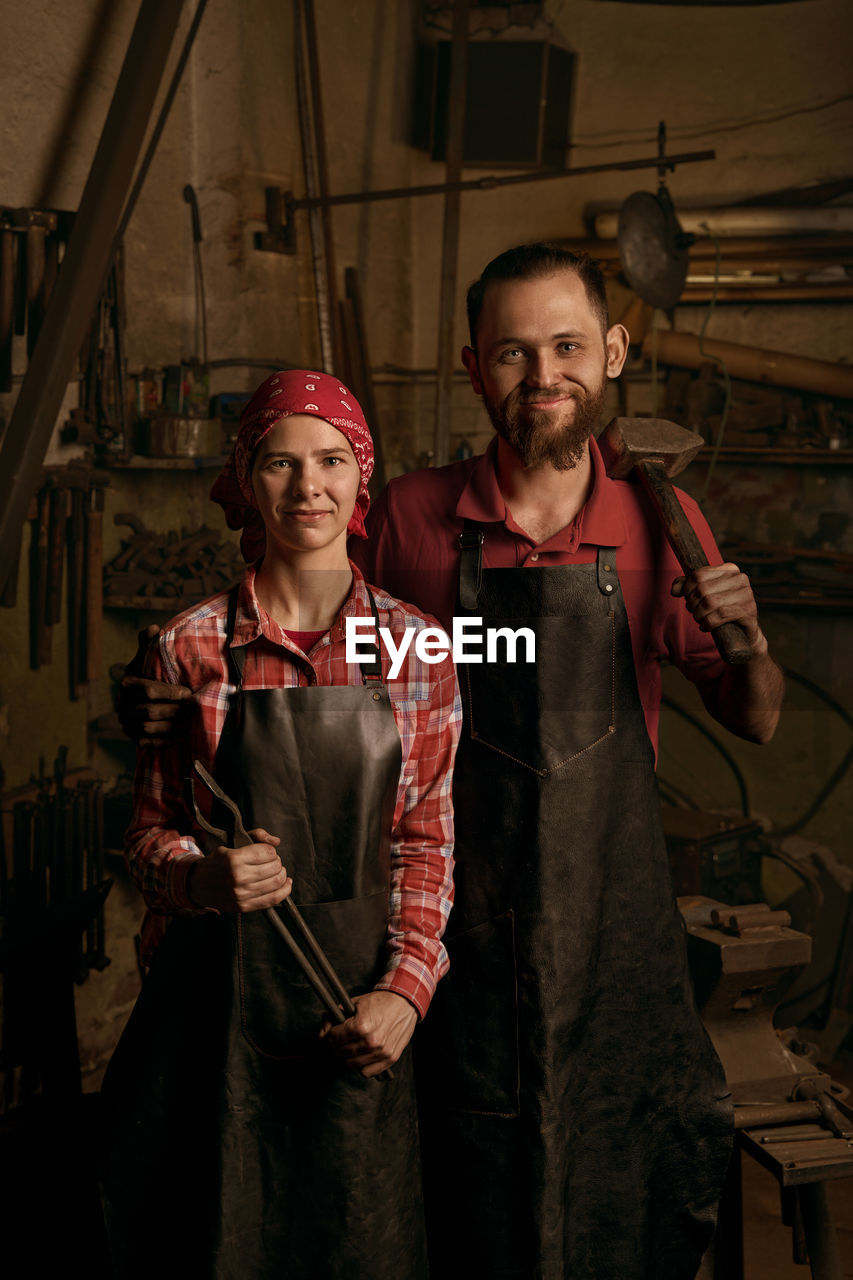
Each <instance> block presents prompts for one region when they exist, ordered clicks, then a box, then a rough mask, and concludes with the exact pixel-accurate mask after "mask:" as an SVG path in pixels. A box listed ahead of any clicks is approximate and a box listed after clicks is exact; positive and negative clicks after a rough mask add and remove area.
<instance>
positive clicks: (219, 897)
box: [187, 827, 293, 911]
mask: <svg viewBox="0 0 853 1280" xmlns="http://www.w3.org/2000/svg"><path fill="white" fill-rule="evenodd" d="M249 835H250V836H251V838H252V840H253V841H254V843H253V844H247V845H244V846H243V847H242V848H241V849H229V848H227V847H226V846H225V845H224V844H222V845H219V847H218V848H217V849H216V850H215V851H214V852H213V853H209V854H208V855H207V857H206V858H199V859H198V861H197V862H196V863H195V865H194V866H193V867H192V870H191V871H190V874H189V878H188V884H187V888H188V892H189V895H190V898H191V899H192V901H193V902H194V903H195V905H196V906H197V907H215V908H216V909H217V910H218V911H262V910H264V909H265V908H267V907H275V906H277V905H278V904H279V903H280V902H283V901H284V899H285V898H287V897H288V896H289V894H290V891H291V889H292V888H293V881H292V880H291V878H290V876H289V875H288V874H287V870H286V868H285V867H284V866H282V862H281V858H280V857H279V856H278V853H277V852H276V849H277V847H278V845H279V844H280V843H281V841H280V839H279V837H278V836H273V835H270V833H269V832H268V831H264V830H263V828H262V827H255V828H254V829H253V830H252V831H250V832H249Z"/></svg>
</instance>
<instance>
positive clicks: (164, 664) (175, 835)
mask: <svg viewBox="0 0 853 1280" xmlns="http://www.w3.org/2000/svg"><path fill="white" fill-rule="evenodd" d="M145 674H146V676H147V677H148V678H149V679H152V680H162V681H164V682H166V683H169V684H180V683H187V681H186V680H183V681H182V679H181V673H180V670H179V668H178V667H177V664H176V661H175V656H174V654H173V653H172V654H170V653H169V652H168V637H167V636H165V635H161V637H160V638H159V640H158V641H155V642H154V643H153V644H152V647H151V649H150V650H149V653H148V657H147V659H146V670H145ZM178 738H179V740H178V741H176V742H174V743H173V744H172V745H169V746H164V747H145V748H141V749H139V750H138V751H137V757H136V770H135V773H134V778H133V817H132V819H131V823H130V826H129V827H128V830H127V832H126V834H125V859H126V862H127V866H128V869H129V871H130V874H131V876H132V877H133V880H134V881H135V883H136V885H137V887H138V888H139V889H140V890H141V892H142V895H143V897H144V899H145V903H146V905H147V907H148V909H149V911H153V912H155V913H157V914H158V915H172V914H174V913H175V912H182V913H196V912H197V911H198V908H197V907H194V906H193V903H192V901H191V900H190V898H189V896H188V894H187V873H188V871H189V869H190V866H191V865H192V863H193V862H194V860H195V859H196V858H200V857H202V856H203V851H202V850H201V849H200V848H199V846H198V844H197V843H196V841H195V840H194V839H193V837H192V835H190V834H188V832H189V830H190V827H191V822H190V817H189V814H188V813H187V809H186V804H185V801H184V795H183V791H184V778H185V777H187V775H188V773H189V764H190V760H189V743H188V741H187V739H186V735H183V734H181V735H178Z"/></svg>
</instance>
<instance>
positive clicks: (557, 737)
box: [460, 613, 616, 776]
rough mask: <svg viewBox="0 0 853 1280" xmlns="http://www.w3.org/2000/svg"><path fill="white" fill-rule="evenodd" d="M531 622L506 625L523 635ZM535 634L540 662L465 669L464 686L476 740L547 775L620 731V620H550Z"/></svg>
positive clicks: (597, 617) (539, 624)
mask: <svg viewBox="0 0 853 1280" xmlns="http://www.w3.org/2000/svg"><path fill="white" fill-rule="evenodd" d="M527 622H530V619H511V620H510V621H509V622H508V623H503V622H502V623H501V625H504V626H510V627H511V628H517V627H519V626H521V625H523V624H525V623H527ZM535 630H536V661H535V662H533V663H526V662H520V661H519V662H515V663H514V664H508V663H506V662H504V661H497V662H492V663H486V662H484V663H483V664H482V665H471V664H467V665H466V666H465V667H464V668H462V669H460V684H461V686H462V692H463V697H464V700H465V703H466V707H465V711H466V723H467V728H468V732H469V733H470V736H471V738H472V739H473V740H474V741H475V742H479V743H480V744H481V745H482V746H484V747H488V748H489V749H490V750H492V751H495V752H497V753H498V754H499V755H502V756H503V757H504V758H505V759H507V760H510V761H512V762H513V763H515V764H516V765H519V766H521V767H522V768H524V769H530V770H532V771H533V772H535V773H538V774H539V775H540V776H546V775H547V774H549V773H551V772H553V771H555V770H557V769H560V768H562V767H563V766H564V765H567V764H569V763H571V761H572V760H574V759H576V758H577V757H578V756H581V755H583V754H584V753H585V752H587V751H590V750H592V748H593V747H596V746H598V745H599V744H600V743H602V742H606V741H607V740H608V739H609V738H610V736H611V734H612V733H613V731H614V728H615V723H616V630H615V617H614V615H613V614H611V613H594V614H591V615H588V616H587V615H582V616H577V617H575V616H572V617H569V618H550V617H546V618H541V619H539V620H537V621H536V623H535ZM499 652H502V650H499ZM463 670H464V675H463V674H462V672H463Z"/></svg>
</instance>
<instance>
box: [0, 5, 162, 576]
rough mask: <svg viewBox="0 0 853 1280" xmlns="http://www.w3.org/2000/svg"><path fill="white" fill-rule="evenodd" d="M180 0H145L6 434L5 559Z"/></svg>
mask: <svg viewBox="0 0 853 1280" xmlns="http://www.w3.org/2000/svg"><path fill="white" fill-rule="evenodd" d="M183 7H184V6H183V0H142V3H141V4H140V7H139V13H138V15H137V18H136V25H135V26H134V28H133V34H132V35H131V37H130V44H129V45H128V49H127V54H126V56H125V60H124V64H123V66H122V69H121V72H120V74H119V78H118V82H117V84H116V88H115V92H114V94H113V100H112V103H111V104H110V109H109V112H108V113H107V118H106V121H105V123H104V128H103V131H102V133H101V138H100V141H99V143H98V147H97V150H96V152H95V157H94V159H93V161H92V167H91V169H90V171H89V177H88V179H87V181H86V186H85V188H84V191H83V195H82V197H81V199H80V206H79V209H78V211H77V217H76V218H75V220H74V229H73V231H72V233H71V238H70V240H69V242H68V249H67V251H66V254H65V258H64V260H63V263H62V270H61V271H60V272H59V274H58V276H57V281H56V285H55V287H54V290H53V292H52V294H51V297H50V302H49V304H48V308H47V312H46V314H45V317H44V321H43V323H42V327H41V331H40V333H39V337H38V342H37V343H36V346H35V350H34V351H33V353H32V357H31V359H30V363H29V367H28V369H27V372H26V374H25V376H24V381H23V383H22V385H21V390H20V394H19V395H18V399H17V402H16V404H15V407H14V409H13V411H12V416H11V418H10V420H9V425H8V427H7V428H6V431H5V432H4V434H3V438H2V440H0V565H8V564H9V563H10V560H11V557H12V556H13V554H14V553H15V549H16V547H17V543H18V538H19V535H20V531H21V527H22V525H23V523H24V520H25V519H26V515H27V508H28V506H29V503H30V498H31V496H32V494H33V492H34V490H35V489H36V488H37V486H38V480H39V472H40V469H41V466H42V463H43V461H44V455H45V452H46V451H47V446H48V444H49V442H50V437H51V434H52V432H53V428H54V424H55V422H56V417H57V414H58V413H59V409H60V407H61V405H62V400H63V397H64V395H65V389H66V387H67V385H68V382H69V379H70V378H71V375H72V371H73V369H74V363H75V361H76V359H77V355H78V353H79V351H80V347H81V345H82V342H83V338H84V336H85V334H86V330H87V328H88V326H89V323H90V321H91V318H92V312H93V311H94V309H95V304H96V303H97V301H98V298H99V297H100V294H101V289H102V287H103V283H104V278H105V276H106V273H107V270H108V268H109V265H110V262H111V260H112V250H113V239H114V237H115V234H116V231H117V229H118V226H119V220H120V218H121V213H122V209H123V207H124V204H125V200H126V199H127V195H128V192H129V190H130V184H131V181H132V178H133V172H134V169H135V167H136V163H137V160H138V159H139V154H140V151H141V149H142V143H143V140H144V137H145V131H146V128H147V126H148V123H149V120H150V118H151V111H152V109H153V106H154V100H155V98H156V95H157V89H158V87H159V84H160V81H161V79H162V76H163V71H164V69H165V66H166V61H167V59H168V56H169V50H170V49H171V47H172V40H173V38H174V35H175V31H176V29H177V26H178V23H179V21H180V17H181V13H182V11H183Z"/></svg>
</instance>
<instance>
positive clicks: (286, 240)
mask: <svg viewBox="0 0 853 1280" xmlns="http://www.w3.org/2000/svg"><path fill="white" fill-rule="evenodd" d="M266 198H267V229H266V231H256V232H255V248H256V249H261V250H263V251H264V252H265V253H295V252H296V235H295V233H294V230H293V219H292V218H291V217H290V201H291V193H290V192H289V191H282V189H281V187H267V189H266Z"/></svg>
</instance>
